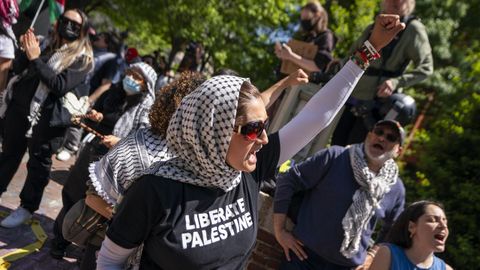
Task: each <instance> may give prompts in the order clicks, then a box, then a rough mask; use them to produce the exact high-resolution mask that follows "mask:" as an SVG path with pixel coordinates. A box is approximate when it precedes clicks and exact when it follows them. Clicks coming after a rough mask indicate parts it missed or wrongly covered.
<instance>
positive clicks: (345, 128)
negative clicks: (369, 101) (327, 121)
mask: <svg viewBox="0 0 480 270" xmlns="http://www.w3.org/2000/svg"><path fill="white" fill-rule="evenodd" d="M351 109H352V106H350V105H345V110H344V111H343V114H342V116H341V117H340V120H339V121H338V124H337V127H336V128H335V131H334V132H333V135H332V145H340V146H346V145H349V144H355V143H361V142H363V141H364V140H365V137H366V136H367V133H368V129H367V128H366V127H365V124H364V121H363V118H362V117H357V116H355V115H354V114H353V113H352V112H351Z"/></svg>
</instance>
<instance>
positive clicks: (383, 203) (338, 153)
mask: <svg viewBox="0 0 480 270" xmlns="http://www.w3.org/2000/svg"><path fill="white" fill-rule="evenodd" d="M404 140H405V131H404V130H403V128H402V127H401V126H400V124H399V123H398V122H396V121H393V120H382V121H379V122H377V123H376V125H375V127H374V128H373V130H371V131H370V132H369V133H368V134H367V136H366V138H365V140H364V143H360V144H354V145H351V146H350V147H346V148H345V147H340V146H332V147H330V148H327V149H324V150H321V151H319V152H317V153H316V154H315V155H313V156H312V157H310V158H308V159H307V160H305V161H304V162H302V163H299V164H296V165H295V166H294V167H292V168H291V169H290V170H289V171H288V172H287V173H286V174H283V175H280V176H279V178H278V180H277V190H276V192H275V199H274V216H273V217H274V232H275V237H276V239H277V241H278V243H279V244H280V245H281V246H282V248H283V250H284V253H285V258H286V260H284V261H283V263H282V265H281V267H280V269H282V270H287V269H288V270H290V269H339V270H347V269H353V268H356V267H358V266H361V265H362V264H364V261H365V258H366V255H367V248H368V246H367V245H368V243H369V241H370V239H371V236H372V233H373V231H374V229H375V225H376V224H377V221H378V220H380V219H381V220H383V221H384V224H383V226H382V230H381V232H380V233H379V236H378V237H377V241H378V242H382V241H383V239H384V238H385V236H386V233H387V232H388V230H389V229H390V226H391V225H392V224H393V222H394V221H395V219H396V218H397V217H398V216H399V215H400V213H401V212H402V210H403V206H404V202H405V187H404V186H403V183H402V181H401V180H400V178H399V177H398V166H397V164H396V163H395V161H394V160H393V158H395V157H397V156H398V155H399V153H400V151H401V145H402V144H403V143H404ZM302 193H303V196H301V197H302V198H303V199H302V200H301V204H300V207H299V208H298V212H297V213H293V215H294V218H295V219H296V224H295V227H294V229H293V231H292V232H290V231H288V230H287V229H286V227H285V222H286V217H287V213H288V210H289V207H290V206H291V202H292V197H293V196H294V195H295V194H302ZM369 260H370V258H369ZM367 263H368V261H367ZM308 266H310V267H312V268H308Z"/></svg>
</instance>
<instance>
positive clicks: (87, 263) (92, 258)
mask: <svg viewBox="0 0 480 270" xmlns="http://www.w3.org/2000/svg"><path fill="white" fill-rule="evenodd" d="M99 250H100V246H96V245H93V244H88V245H87V246H86V247H85V251H84V253H83V257H82V262H81V264H80V270H95V269H97V256H96V253H97V251H99Z"/></svg>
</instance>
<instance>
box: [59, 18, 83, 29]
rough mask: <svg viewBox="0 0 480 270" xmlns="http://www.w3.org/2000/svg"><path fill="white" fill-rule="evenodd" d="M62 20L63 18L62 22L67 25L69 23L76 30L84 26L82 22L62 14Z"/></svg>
mask: <svg viewBox="0 0 480 270" xmlns="http://www.w3.org/2000/svg"><path fill="white" fill-rule="evenodd" d="M60 20H62V23H63V24H65V25H69V26H70V27H71V28H72V30H75V31H80V29H81V28H82V24H81V23H78V22H76V21H74V20H71V19H69V18H67V17H65V16H63V15H62V16H60Z"/></svg>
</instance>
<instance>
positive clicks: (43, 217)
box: [0, 157, 82, 270]
mask: <svg viewBox="0 0 480 270" xmlns="http://www.w3.org/2000/svg"><path fill="white" fill-rule="evenodd" d="M53 160H54V161H53V168H52V174H51V180H50V182H49V184H48V186H47V187H46V189H45V192H44V195H43V199H42V203H41V205H40V209H39V210H38V211H37V212H36V213H35V215H34V217H33V218H34V219H36V220H38V221H40V224H41V226H42V228H43V230H44V231H45V232H46V233H47V235H48V237H49V239H48V240H47V241H46V242H45V244H44V245H43V247H42V248H41V249H40V250H39V251H38V252H34V253H32V254H29V255H27V256H26V257H24V258H21V259H19V260H17V261H15V262H13V263H12V265H11V266H10V268H9V269H12V270H15V269H18V270H27V269H28V270H44V269H48V270H63V269H75V270H76V269H79V267H78V262H77V258H79V257H80V256H81V254H82V251H81V249H80V248H78V247H75V246H70V247H69V249H67V256H66V257H65V258H64V259H63V260H55V259H53V258H51V257H50V255H49V246H50V242H49V241H50V239H51V238H52V237H53V233H52V228H53V220H54V219H55V217H56V216H57V214H58V212H59V211H60V208H61V207H62V199H61V190H62V185H63V183H64V181H65V180H66V178H67V177H68V169H69V167H70V166H71V165H72V164H73V158H72V159H71V160H70V161H68V162H61V161H57V160H56V159H54V158H53ZM26 161H27V157H25V158H24V159H23V161H22V164H21V165H20V168H19V170H18V171H17V173H16V174H15V176H14V178H13V180H12V182H11V183H10V185H9V187H8V190H7V191H6V192H4V193H3V195H2V197H1V199H0V200H1V201H0V211H4V212H9V211H11V210H12V209H15V208H16V207H17V206H18V205H19V203H20V199H19V197H18V195H19V193H20V191H21V189H22V187H23V183H24V181H25V177H26ZM35 240H36V238H35V235H34V234H33V232H32V230H31V228H30V226H29V225H25V224H24V225H21V226H20V227H18V228H14V229H5V228H2V227H0V256H2V255H4V254H7V253H9V252H11V251H14V250H16V249H17V248H20V247H23V246H26V245H28V244H30V243H33V242H35Z"/></svg>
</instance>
